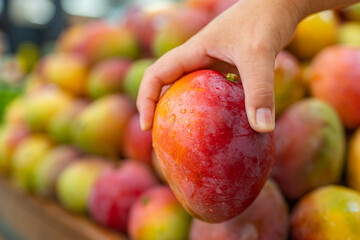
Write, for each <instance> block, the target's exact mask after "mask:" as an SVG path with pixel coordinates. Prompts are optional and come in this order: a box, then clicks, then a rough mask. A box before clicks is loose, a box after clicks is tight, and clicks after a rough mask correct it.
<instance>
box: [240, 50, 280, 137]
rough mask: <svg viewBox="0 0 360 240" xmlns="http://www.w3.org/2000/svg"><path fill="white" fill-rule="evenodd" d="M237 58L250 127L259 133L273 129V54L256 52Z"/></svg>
mask: <svg viewBox="0 0 360 240" xmlns="http://www.w3.org/2000/svg"><path fill="white" fill-rule="evenodd" d="M244 56H245V57H239V58H238V61H237V63H236V66H237V67H238V69H239V70H240V72H241V79H242V83H243V86H244V92H245V105H246V112H247V116H248V120H249V123H250V125H251V127H252V128H253V129H254V130H255V131H257V132H261V133H268V132H272V131H273V130H274V128H275V103H274V102H275V100H274V68H275V54H272V53H271V52H270V51H269V52H267V51H256V52H252V53H251V54H250V53H249V54H244Z"/></svg>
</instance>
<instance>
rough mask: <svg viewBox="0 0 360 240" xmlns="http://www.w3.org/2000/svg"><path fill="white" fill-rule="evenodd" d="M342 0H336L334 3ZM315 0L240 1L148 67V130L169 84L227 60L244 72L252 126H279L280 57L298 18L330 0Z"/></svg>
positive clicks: (143, 107)
mask: <svg viewBox="0 0 360 240" xmlns="http://www.w3.org/2000/svg"><path fill="white" fill-rule="evenodd" d="M342 1H344V0H332V4H333V5H331V6H335V4H336V2H342ZM345 1H354V0H345ZM311 2H314V1H311V0H309V1H307V0H239V1H238V2H237V3H236V4H235V5H233V6H232V7H231V8H229V9H228V10H226V11H225V12H224V13H223V14H221V15H220V16H218V17H217V18H215V19H214V20H213V21H212V22H211V23H209V24H208V25H207V26H206V27H205V28H204V29H203V30H201V31H200V32H199V33H198V34H196V35H195V36H193V37H192V38H191V39H190V40H188V41H187V42H186V43H185V44H183V45H181V46H179V47H177V48H175V49H173V50H171V51H169V52H168V53H166V54H165V55H164V56H163V57H161V58H160V59H159V60H158V61H156V62H155V63H154V64H153V65H152V66H151V67H149V68H148V69H147V71H146V72H145V74H144V77H143V80H142V83H141V86H140V89H139V94H138V100H137V107H138V110H139V113H140V120H141V127H142V129H143V130H148V129H150V128H151V126H152V121H153V117H154V110H155V106H156V103H157V101H158V100H159V97H160V95H161V92H162V90H163V89H164V87H166V86H168V85H170V84H172V83H173V82H175V81H176V80H177V79H179V78H180V77H181V76H182V75H184V74H186V73H188V72H192V71H195V70H198V69H203V68H208V67H209V66H211V65H214V64H216V63H218V62H222V63H227V64H230V65H233V66H235V67H236V68H237V70H238V72H239V73H240V77H241V81H242V84H243V87H244V92H245V105H246V112H247V116H248V120H249V123H250V125H251V127H252V128H253V129H254V130H255V131H258V132H262V133H267V132H271V131H273V129H274V127H275V110H274V108H275V106H274V67H275V58H276V55H277V54H278V53H279V52H280V50H281V49H282V48H283V47H284V46H285V45H286V44H287V43H288V42H289V41H290V39H291V37H292V35H293V33H294V32H295V29H296V26H297V24H298V22H299V21H300V20H301V19H302V18H304V17H305V16H306V15H307V14H310V13H311V12H313V11H319V10H321V9H322V8H325V7H326V4H324V2H327V1H315V2H322V4H318V3H313V4H312V3H311ZM331 6H329V7H331Z"/></svg>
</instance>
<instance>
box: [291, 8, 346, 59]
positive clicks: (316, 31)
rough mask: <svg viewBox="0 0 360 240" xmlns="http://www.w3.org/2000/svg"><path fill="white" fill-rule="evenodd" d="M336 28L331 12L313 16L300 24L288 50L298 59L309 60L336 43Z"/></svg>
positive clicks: (337, 21) (335, 20)
mask: <svg viewBox="0 0 360 240" xmlns="http://www.w3.org/2000/svg"><path fill="white" fill-rule="evenodd" d="M338 26H339V20H338V18H337V16H336V15H335V13H334V12H333V11H330V10H327V11H322V12H319V13H316V14H313V15H311V16H309V17H307V18H305V19H304V20H303V21H302V22H300V24H299V25H298V27H297V30H296V32H295V35H294V38H293V40H292V41H291V43H290V45H289V47H288V49H289V50H290V51H291V52H292V53H294V54H295V55H296V56H297V57H299V58H302V59H310V58H312V57H313V56H315V55H316V54H317V53H318V52H320V51H321V50H322V49H324V48H326V47H328V46H331V45H333V44H335V43H336V42H337V36H338Z"/></svg>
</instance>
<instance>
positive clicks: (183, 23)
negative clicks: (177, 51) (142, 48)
mask: <svg viewBox="0 0 360 240" xmlns="http://www.w3.org/2000/svg"><path fill="white" fill-rule="evenodd" d="M209 21H210V15H209V14H208V13H207V12H206V11H204V10H201V9H185V8H182V9H179V10H178V11H176V12H174V14H173V15H171V17H170V18H168V19H166V21H165V23H164V24H163V26H161V27H160V28H158V29H157V31H156V33H155V35H154V41H153V47H152V50H153V53H154V56H155V57H161V56H162V55H164V54H165V53H166V52H168V51H170V50H171V49H173V48H175V47H178V46H180V45H181V44H183V43H185V42H186V41H187V40H188V39H189V38H191V37H192V36H193V35H195V34H196V33H197V32H199V31H200V30H201V29H202V28H203V27H205V26H206V24H208V23H209Z"/></svg>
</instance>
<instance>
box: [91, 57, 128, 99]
mask: <svg viewBox="0 0 360 240" xmlns="http://www.w3.org/2000/svg"><path fill="white" fill-rule="evenodd" d="M130 66H131V62H130V61H129V60H124V59H120V58H117V59H110V60H107V61H103V62H101V63H99V64H98V65H96V66H95V67H94V68H93V69H92V71H91V72H90V75H89V83H88V93H89V95H90V96H91V97H93V98H100V97H103V96H106V95H109V94H112V93H119V92H123V90H124V81H125V76H126V74H127V73H128V71H129V69H130Z"/></svg>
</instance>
